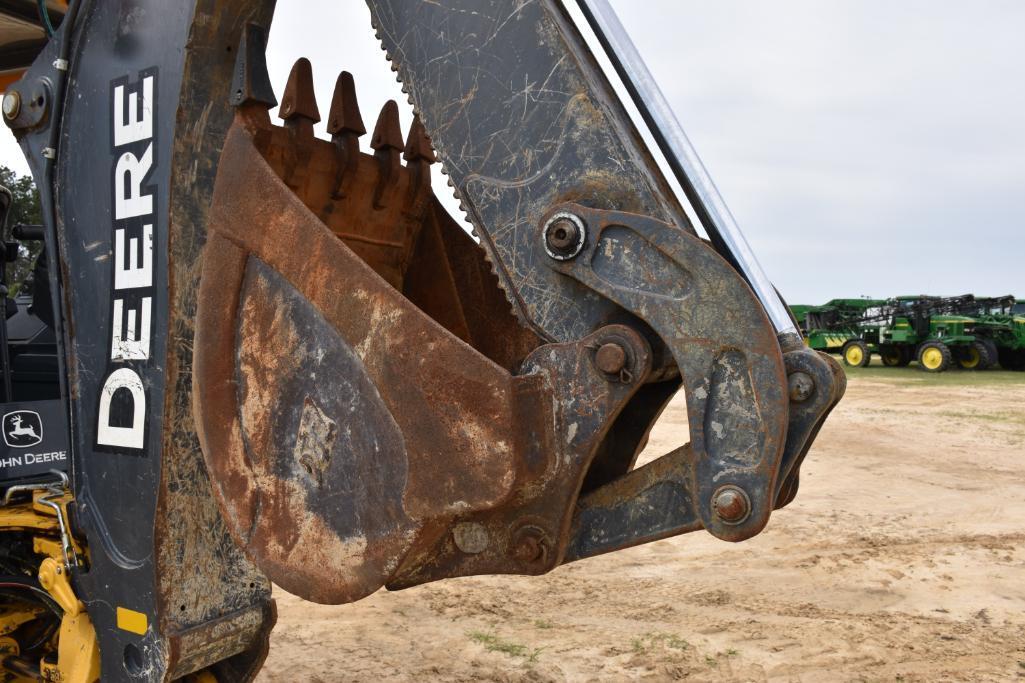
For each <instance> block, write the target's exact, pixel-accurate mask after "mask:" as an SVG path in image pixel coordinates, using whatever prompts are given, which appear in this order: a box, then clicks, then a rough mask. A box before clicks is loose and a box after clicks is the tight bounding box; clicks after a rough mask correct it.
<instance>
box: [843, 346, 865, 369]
mask: <svg viewBox="0 0 1025 683" xmlns="http://www.w3.org/2000/svg"><path fill="white" fill-rule="evenodd" d="M846 357H847V362H848V363H849V364H850V365H861V361H863V360H865V352H864V351H862V350H861V347H860V346H851V347H849V348H848V349H847V354H846Z"/></svg>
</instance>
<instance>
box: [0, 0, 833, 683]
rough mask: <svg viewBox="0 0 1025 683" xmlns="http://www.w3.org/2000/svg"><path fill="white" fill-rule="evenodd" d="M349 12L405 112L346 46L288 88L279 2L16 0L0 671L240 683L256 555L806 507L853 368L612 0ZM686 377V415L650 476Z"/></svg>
mask: <svg viewBox="0 0 1025 683" xmlns="http://www.w3.org/2000/svg"><path fill="white" fill-rule="evenodd" d="M367 4H368V5H369V9H370V15H371V17H372V26H368V27H366V30H374V31H376V34H377V37H378V38H379V40H380V42H381V45H382V47H383V50H384V54H385V56H386V58H387V59H388V60H389V61H390V63H391V68H392V70H393V71H394V72H395V74H396V76H397V77H398V78H399V79H400V81H401V83H402V87H403V90H404V91H405V92H406V93H407V94H408V96H409V100H408V102H409V105H410V106H411V107H412V111H413V113H414V114H415V117H414V119H413V123H412V125H411V126H409V127H408V130H406V131H403V130H402V129H401V127H400V124H399V111H400V110H399V106H398V104H397V103H395V102H388V103H386V104H384V106H383V108H382V109H381V110H380V113H379V114H378V115H377V117H376V119H374V120H370V119H367V118H364V113H363V112H361V111H360V108H359V104H358V102H357V98H356V83H355V79H354V78H353V76H352V74H350V73H348V72H343V73H340V74H338V75H337V82H336V87H335V90H334V95H333V98H332V100H331V102H330V103H322V102H317V100H316V98H315V97H314V94H313V86H312V82H313V81H312V69H313V65H312V64H311V63H310V62H309V61H307V60H305V59H300V60H299V61H298V62H296V63H295V65H294V67H293V69H292V72H291V74H290V76H289V78H288V80H287V83H285V84H283V87H281V86H282V84H277V86H278V89H276V88H275V87H274V85H273V84H272V83H271V82H270V78H269V76H268V71H267V64H266V57H265V50H266V44H267V37H268V31H269V29H270V26H271V20H272V17H273V12H274V2H273V0H181V1H176V2H169V1H168V0H73V1H72V2H70V3H67V4H66V3H62V2H38V3H37V2H33V1H28V0H5V1H4V2H0V28H2V30H3V33H0V60H2V62H0V75H2V76H3V77H4V79H5V85H6V90H5V92H4V95H3V119H4V123H5V125H6V126H7V128H8V129H9V131H10V133H12V134H13V135H14V136H15V137H16V138H17V140H18V142H19V144H20V147H21V149H22V151H23V152H24V155H25V158H26V159H27V161H28V164H29V166H30V168H31V170H32V175H33V177H34V179H35V182H36V184H37V186H38V188H39V192H40V199H41V203H42V216H43V220H42V223H41V225H38V226H25V225H19V226H7V227H6V229H5V233H4V236H5V240H6V241H8V242H10V243H11V244H12V245H13V246H9V247H8V248H7V254H8V255H10V254H11V253H12V252H14V253H16V252H17V242H18V241H19V240H37V241H41V242H42V243H43V244H44V245H45V247H44V249H43V255H42V256H40V258H39V261H38V262H37V263H36V264H35V269H34V277H35V283H34V287H33V294H32V295H33V300H32V302H31V305H30V306H29V305H28V304H26V303H25V302H23V303H22V306H21V309H24V310H23V311H22V310H19V312H18V315H22V314H24V315H30V316H31V318H32V320H33V321H36V322H35V323H33V324H37V326H39V325H41V326H43V327H45V329H46V330H48V334H49V336H48V337H46V338H47V339H49V340H50V341H49V346H47V345H45V344H41V345H40V346H39V348H38V349H36V353H35V356H36V357H35V358H34V359H28V360H32V363H28V360H26V357H25V355H24V354H22V353H20V352H19V353H18V354H14V355H10V354H6V355H5V354H0V362H2V366H3V367H2V371H3V378H4V381H3V384H2V387H0V389H2V391H3V392H4V396H3V406H2V410H0V420H2V432H3V439H4V440H3V450H2V451H0V465H2V466H0V672H2V673H0V680H3V681H39V680H44V681H62V682H70V681H75V682H79V683H88V682H89V681H94V680H104V681H173V680H186V681H194V682H195V681H204V682H207V683H209V682H211V681H222V682H223V681H247V680H251V679H252V678H253V677H254V676H255V675H256V673H257V672H258V670H259V668H260V666H261V663H262V662H263V660H264V658H265V656H266V654H267V649H268V642H269V641H268V636H269V633H270V631H271V628H272V627H273V625H274V621H275V609H274V601H273V599H272V594H271V587H272V584H277V585H278V586H280V587H282V588H283V589H285V590H287V591H289V592H291V593H294V594H295V595H297V596H300V597H301V598H304V599H306V600H311V601H316V602H319V603H329V604H341V603H348V602H352V601H355V600H359V599H361V598H363V597H365V596H367V595H370V594H371V593H374V592H375V591H377V590H379V589H380V588H382V587H385V588H388V589H391V590H397V589H402V588H406V587H411V586H416V585H419V584H423V583H426V582H430V581H437V580H440V579H444V578H448V577H457V576H469V575H479V574H528V575H537V574H543V573H546V572H549V571H551V570H553V569H555V568H556V567H558V566H560V565H562V564H565V563H569V562H576V561H581V560H584V559H586V558H589V557H593V556H595V555H599V554H602V553H608V552H612V551H615V550H618V549H622V548H626V547H629V546H633V545H637V544H640V543H645V542H650V541H654V540H657V539H662V538H667V537H670V536H674V535H678V534H683V533H687V532H692V531H698V530H704V531H705V532H707V533H710V534H712V535H713V536H715V537H717V538H720V539H722V540H724V541H742V540H744V539H747V538H750V537H751V536H754V535H755V534H757V533H759V532H760V531H761V530H762V529H763V528H764V527H765V525H766V523H767V522H768V520H769V515H770V513H771V512H772V511H773V510H775V509H778V508H781V507H783V506H785V505H787V504H788V503H789V502H790V501H791V500H793V498H794V496H795V494H796V492H797V488H798V483H799V470H800V466H801V463H802V460H803V459H804V457H805V455H806V453H807V451H808V449H809V447H810V445H811V443H812V441H813V439H814V438H815V436H816V434H817V433H818V430H819V428H820V427H821V425H822V423H823V421H824V420H825V418H826V416H827V414H828V413H829V411H830V410H831V409H832V408H833V406H835V405H836V403H837V402H838V401H839V400H840V397H841V396H842V394H843V391H844V377H843V373H842V370H841V369H840V368H839V366H838V365H837V364H836V363H835V362H834V361H832V360H831V359H830V358H828V357H827V356H824V355H822V354H819V353H818V352H815V351H813V350H811V349H807V348H805V347H804V346H803V345H802V342H801V337H800V335H799V334H798V333H797V330H796V328H795V325H794V322H793V320H792V318H791V317H790V315H789V313H788V311H787V308H786V306H785V304H784V303H783V301H782V299H781V298H780V296H779V294H778V293H777V292H776V291H775V289H774V288H773V286H772V284H771V283H770V281H769V280H768V278H767V277H766V275H765V273H764V272H763V271H762V269H761V267H760V266H759V264H758V261H757V259H756V258H755V257H754V254H753V252H752V251H751V249H750V247H749V245H748V243H747V242H746V241H745V239H744V237H743V235H742V233H741V232H740V230H739V228H738V227H737V223H736V221H735V220H734V218H733V217H732V215H731V214H730V212H729V210H728V209H727V207H726V204H725V203H724V202H723V200H722V197H721V196H720V194H719V193H718V191H717V190H716V188H715V185H714V184H713V183H712V181H711V179H710V178H709V176H708V174H707V172H706V171H705V169H704V167H703V166H702V165H701V163H700V161H699V160H698V157H697V156H696V154H695V153H694V150H693V148H692V147H691V146H690V143H689V142H688V140H687V138H686V136H685V135H684V133H683V131H682V129H681V128H680V126H679V124H678V123H677V121H676V119H675V117H674V115H673V112H672V110H671V109H670V108H669V106H668V104H667V103H666V101H665V99H664V97H663V96H662V94H661V92H660V91H659V89H658V87H657V85H656V84H655V81H654V79H653V78H652V77H651V74H650V73H649V72H648V70H647V68H646V67H645V65H644V63H643V61H642V60H641V59H640V57H639V55H638V53H637V51H636V49H635V48H634V45H633V43H632V42H630V39H629V36H628V35H627V34H626V32H625V31H624V30H623V27H622V26H621V25H620V24H619V22H618V19H617V18H616V16H615V14H614V13H613V12H612V11H611V9H610V7H609V5H608V4H607V2H605V1H604V0H580V2H579V3H578V6H574V8H573V11H570V10H571V8H570V6H568V5H565V4H563V3H562V2H560V1H559V0H438V1H432V2H426V1H424V2H421V1H418V0H368V2H367ZM15 29H17V30H15ZM355 30H361V29H360V28H359V27H352V26H339V27H338V33H339V36H340V37H344V35H345V32H347V31H355ZM344 49H345V41H344V40H342V39H340V40H339V50H344ZM602 53H604V57H603V58H602V59H607V62H605V61H600V60H599V55H600V54H602ZM603 63H607V64H610V65H611V66H610V67H609V68H608V70H607V71H606V70H604V69H603V68H602V67H601V64H603ZM618 92H623V93H625V94H624V95H623V98H622V99H621V98H620V97H619V96H618V95H617V93H618ZM324 104H327V105H328V106H326V107H324V106H323V105H324ZM277 105H280V106H279V109H278V120H272V118H271V116H270V111H271V110H272V109H273V108H274V107H275V106H277ZM403 106H405V105H403ZM322 118H325V120H326V123H327V134H328V135H329V136H330V139H329V140H328V139H320V138H318V137H316V136H315V135H314V132H313V126H314V124H316V123H317V122H319V121H321V119H322ZM643 130H646V131H647V133H649V134H650V136H649V137H650V139H651V140H653V143H652V144H651V145H650V146H649V145H647V144H645V142H644V140H645V139H649V138H645V137H644V136H643V135H642V134H641V133H642V131H643ZM434 164H441V165H442V167H443V169H444V172H445V173H446V174H447V176H448V180H449V184H450V185H451V186H452V189H453V191H454V192H455V194H456V196H457V198H458V200H459V202H460V206H461V209H462V211H463V212H465V218H466V220H468V222H469V223H470V224H472V232H467V231H466V230H464V229H463V227H462V224H461V220H462V219H463V216H457V217H453V216H450V215H449V214H448V213H447V212H446V210H445V209H444V208H443V206H442V204H441V203H440V202H439V200H438V198H437V195H436V194H435V192H436V190H437V188H435V187H433V186H432V173H431V168H432V166H433V165H434ZM663 169H666V170H665V171H663ZM687 205H689V207H690V209H691V210H692V212H693V215H695V216H696V217H697V221H696V222H692V220H691V219H689V218H688V213H687V210H686V208H685V206H687ZM697 224H700V226H698V225H697ZM699 227H700V228H701V229H703V231H704V234H705V235H707V239H705V238H703V237H701V236H699V232H698V228H699ZM15 308H18V307H17V306H15ZM9 310H10V307H9ZM13 319H14V318H13V317H12V318H11V320H13ZM10 324H11V323H9V324H8V327H10ZM2 341H4V345H3V346H4V349H5V351H6V350H7V347H8V346H9V344H8V343H7V340H6V339H4V340H2ZM26 373H28V374H26ZM33 373H34V374H33ZM29 374H31V375H32V376H31V377H29ZM29 379H31V380H32V381H31V382H28V380H29ZM44 380H45V381H44ZM40 382H42V383H43V385H44V386H45V388H46V390H45V391H41V390H40ZM29 384H31V385H32V387H33V393H31V395H30V394H29V393H27V391H26V390H25V389H24V387H26V386H28V385H29ZM678 391H683V392H684V393H685V396H686V406H687V414H688V423H689V429H690V442H689V443H687V444H681V445H680V446H679V447H678V448H676V449H675V450H672V451H671V452H669V453H667V454H665V455H664V456H662V457H660V458H658V459H656V460H654V461H652V462H650V463H647V464H644V465H641V466H637V463H636V459H637V455H638V453H639V452H640V451H641V450H642V449H643V448H644V446H645V444H646V442H647V436H648V433H649V430H650V429H651V427H652V425H653V423H654V422H655V421H656V420H657V418H658V416H659V414H660V412H661V411H662V410H663V408H664V407H665V406H666V404H667V402H668V401H669V400H670V399H671V398H672V397H673V395H674V394H676V393H677V392H678Z"/></svg>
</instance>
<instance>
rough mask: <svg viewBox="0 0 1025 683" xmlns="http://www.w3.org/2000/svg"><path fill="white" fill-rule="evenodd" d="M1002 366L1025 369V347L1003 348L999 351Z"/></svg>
mask: <svg viewBox="0 0 1025 683" xmlns="http://www.w3.org/2000/svg"><path fill="white" fill-rule="evenodd" d="M998 355H999V358H1000V367H1002V368H1003V369H1004V370H1017V371H1018V372H1021V371H1023V370H1025V349H1007V348H1001V349H999V351H998Z"/></svg>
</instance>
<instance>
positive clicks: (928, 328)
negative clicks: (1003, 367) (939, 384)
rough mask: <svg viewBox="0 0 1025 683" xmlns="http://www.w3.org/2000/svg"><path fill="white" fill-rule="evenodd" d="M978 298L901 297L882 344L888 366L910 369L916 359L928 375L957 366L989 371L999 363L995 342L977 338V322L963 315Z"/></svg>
mask: <svg viewBox="0 0 1025 683" xmlns="http://www.w3.org/2000/svg"><path fill="white" fill-rule="evenodd" d="M972 300H974V297H973V296H971V295H970V294H968V295H963V296H957V297H945V298H944V297H935V296H924V295H919V296H899V297H896V298H895V299H893V300H892V304H891V306H889V307H888V308H889V311H890V313H891V319H890V321H889V324H888V325H887V326H886V327H885V329H884V330H883V332H882V335H881V338H880V340H879V355H880V356H881V357H882V359H883V363H884V364H885V365H891V366H902V365H907V364H908V363H909V362H910V361H911V360H912V359H914V360H917V361H918V367H919V368H921V369H922V370H925V371H927V372H943V371H944V370H947V369H948V368H949V367H951V365H953V364H954V363H957V364H958V365H959V366H960V367H962V368H964V369H965V370H985V369H986V368H989V367H991V366H993V365H994V364H995V363H996V362H997V347H996V345H995V344H994V343H993V341H992V340H991V339H988V338H986V337H983V336H980V335H977V334H976V331H975V327H976V324H977V321H976V319H975V318H974V317H972V316H969V315H964V314H963V313H962V311H964V310H966V309H967V308H969V307H970V302H971V301H972Z"/></svg>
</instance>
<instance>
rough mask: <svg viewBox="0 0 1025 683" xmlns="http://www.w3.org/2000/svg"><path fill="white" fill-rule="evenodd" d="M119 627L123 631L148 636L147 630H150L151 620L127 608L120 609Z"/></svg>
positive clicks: (118, 610)
mask: <svg viewBox="0 0 1025 683" xmlns="http://www.w3.org/2000/svg"><path fill="white" fill-rule="evenodd" d="M117 627H118V628H119V629H121V630H122V631H128V632H129V633H137V634H139V635H140V636H143V635H146V630H147V629H148V628H149V619H147V618H146V615H145V614H143V613H142V612H136V611H135V610H133V609H128V608H126V607H118V608H117Z"/></svg>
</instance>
